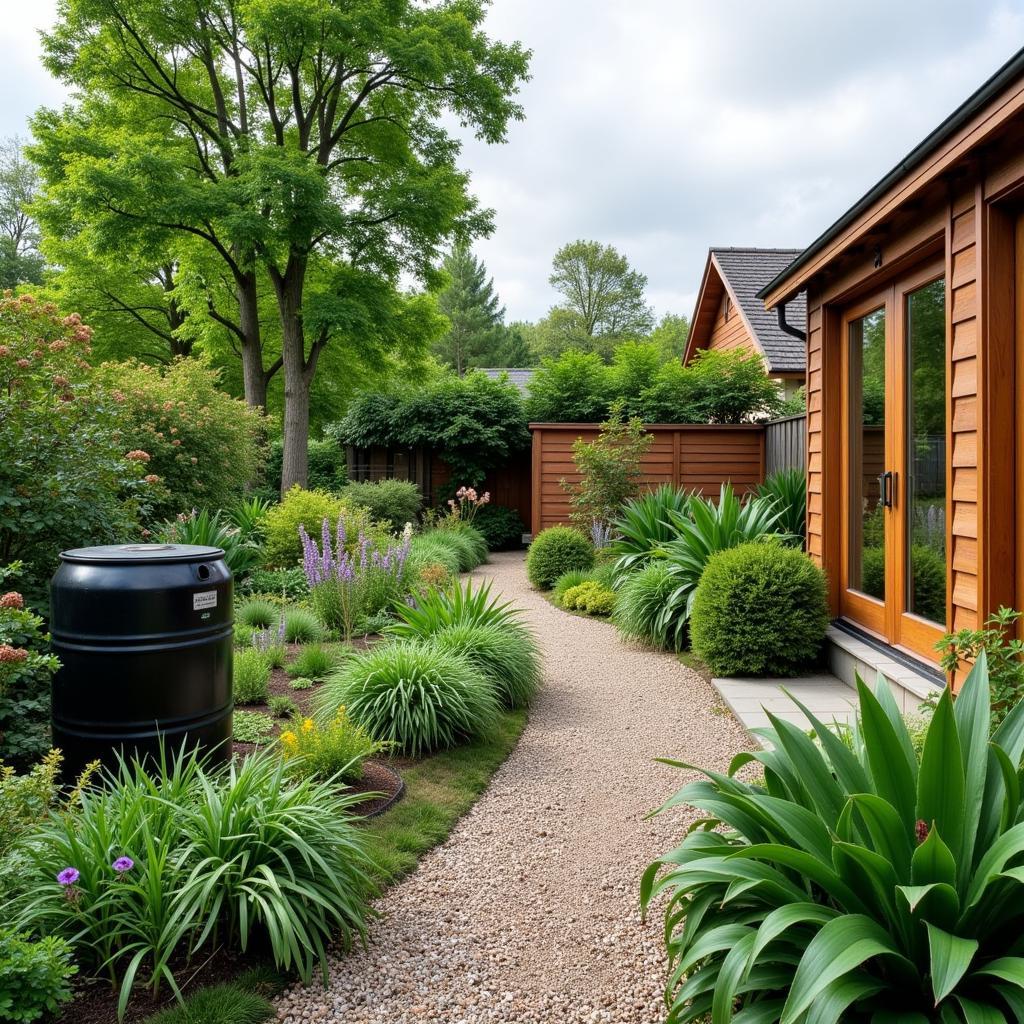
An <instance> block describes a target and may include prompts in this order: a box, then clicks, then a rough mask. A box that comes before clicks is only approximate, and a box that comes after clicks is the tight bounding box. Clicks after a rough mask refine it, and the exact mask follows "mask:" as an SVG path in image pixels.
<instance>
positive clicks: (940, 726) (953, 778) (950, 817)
mask: <svg viewBox="0 0 1024 1024" xmlns="http://www.w3.org/2000/svg"><path fill="white" fill-rule="evenodd" d="M915 818H916V819H918V820H920V821H925V822H928V823H929V824H930V825H933V827H934V828H936V829H938V832H939V835H940V836H941V837H942V839H943V840H944V841H945V843H946V845H947V846H948V847H949V848H950V850H951V852H952V853H953V859H954V860H956V861H957V862H958V865H959V866H960V870H961V873H963V872H964V871H965V870H966V868H965V867H964V865H963V864H962V863H961V858H962V857H963V843H964V837H963V828H964V766H963V753H962V751H961V749H960V738H959V736H958V735H957V729H956V719H955V718H954V716H953V696H952V694H951V692H950V691H949V690H948V689H947V690H945V691H944V692H943V694H942V696H941V697H940V698H939V703H938V706H937V707H936V708H935V712H934V713H933V715H932V720H931V723H930V724H929V726H928V733H927V735H926V737H925V741H924V750H923V751H922V753H921V767H920V771H919V772H918V776H917V811H916V814H915ZM968 866H969V864H968Z"/></svg>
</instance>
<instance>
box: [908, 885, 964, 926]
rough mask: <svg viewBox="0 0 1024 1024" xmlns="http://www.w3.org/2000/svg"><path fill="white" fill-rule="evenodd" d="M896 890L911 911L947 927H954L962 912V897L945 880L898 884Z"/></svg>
mask: <svg viewBox="0 0 1024 1024" xmlns="http://www.w3.org/2000/svg"><path fill="white" fill-rule="evenodd" d="M896 891H897V892H899V893H900V894H901V895H902V896H903V898H904V899H905V900H906V901H907V907H908V908H909V910H910V912H911V913H916V914H918V916H919V917H927V918H928V919H929V920H931V921H934V922H936V923H937V924H940V925H942V926H943V927H946V928H952V927H953V926H954V925H955V923H956V919H957V914H958V913H959V912H960V897H959V896H957V893H956V889H954V888H953V886H951V885H947V884H946V883H945V882H930V883H929V884H928V885H898V886H896Z"/></svg>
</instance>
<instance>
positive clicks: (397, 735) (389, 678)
mask: <svg viewBox="0 0 1024 1024" xmlns="http://www.w3.org/2000/svg"><path fill="white" fill-rule="evenodd" d="M341 706H344V707H345V708H346V709H347V710H348V715H349V718H350V719H351V720H352V721H353V722H355V723H357V724H358V725H361V726H363V728H365V729H366V730H367V731H368V732H369V733H370V735H371V736H372V737H373V738H374V739H376V740H380V741H381V742H384V743H390V744H393V747H394V749H395V750H397V751H400V752H401V753H404V754H409V755H411V756H412V757H418V756H419V755H420V754H426V753H429V752H430V751H432V750H439V749H441V748H444V747H451V746H454V745H455V744H457V743H459V742H460V741H462V740H466V739H472V738H474V737H477V736H480V735H482V734H484V733H485V732H487V731H488V730H489V729H490V728H491V726H492V725H493V722H494V720H495V718H496V716H497V715H498V713H499V711H500V708H499V705H498V698H497V696H496V695H495V692H494V687H493V686H492V685H491V682H490V681H489V680H488V679H487V678H486V677H485V676H484V675H483V674H482V673H481V672H480V671H478V670H477V669H476V668H475V667H474V666H473V665H472V664H471V663H470V662H469V661H468V659H466V658H463V657H460V656H458V655H456V654H452V653H450V652H449V651H445V650H442V649H441V648H439V647H437V646H436V645H435V644H433V643H429V642H428V643H422V642H417V641H405V640H398V641H395V642H394V643H390V644H385V645H382V646H380V647H375V648H373V649H372V650H369V651H366V652H365V653H364V654H360V655H357V656H356V657H354V658H352V659H351V660H350V661H349V662H348V663H347V664H346V665H344V667H343V668H342V669H341V670H340V671H339V672H338V673H336V674H335V675H333V676H332V677H331V678H330V679H328V680H327V682H326V683H325V684H324V686H323V688H322V689H321V691H320V692H319V693H318V694H317V707H318V709H319V713H320V715H321V717H322V718H333V716H334V715H336V714H337V712H338V708H339V707H341Z"/></svg>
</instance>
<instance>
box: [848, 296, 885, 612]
mask: <svg viewBox="0 0 1024 1024" xmlns="http://www.w3.org/2000/svg"><path fill="white" fill-rule="evenodd" d="M848 346H849V347H848V353H847V367H848V381H849V392H848V393H849V401H850V410H849V420H848V422H849V432H848V440H849V462H848V467H849V480H848V490H847V494H848V496H849V508H848V511H847V516H848V518H847V522H848V524H849V529H848V536H847V540H848V550H847V587H848V588H849V589H851V590H854V591H858V592H859V593H861V594H865V595H867V596H868V597H872V598H875V599H876V600H878V601H884V600H885V584H886V577H887V574H888V565H887V561H886V549H885V515H884V511H885V510H884V507H883V497H884V490H885V481H884V474H885V468H886V467H885V462H886V436H885V421H886V392H885V309H884V307H883V308H881V309H876V310H873V311H872V312H870V313H867V314H866V315H864V316H861V317H858V318H857V319H856V320H851V321H850V323H849V339H848Z"/></svg>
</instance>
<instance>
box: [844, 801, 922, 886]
mask: <svg viewBox="0 0 1024 1024" xmlns="http://www.w3.org/2000/svg"><path fill="white" fill-rule="evenodd" d="M850 803H851V804H852V805H853V807H854V808H855V809H856V810H857V812H858V813H859V814H860V816H861V818H862V819H863V821H864V824H865V826H866V827H867V830H868V835H869V836H870V837H871V842H872V843H873V845H874V848H875V852H876V853H878V854H880V855H881V856H883V857H885V858H887V859H888V860H889V861H890V862H891V863H892V866H893V868H894V869H895V871H896V874H897V875H898V876H899V877H901V878H907V877H909V876H910V859H911V857H912V855H913V852H914V848H913V846H912V845H911V834H912V823H910V822H907V821H905V820H903V819H901V818H900V816H899V815H898V814H897V813H896V809H895V808H894V807H893V805H892V804H891V803H889V802H888V801H887V800H883V799H882V798H881V797H880V796H875V794H874V793H855V794H854V795H853V796H851V797H850Z"/></svg>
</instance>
